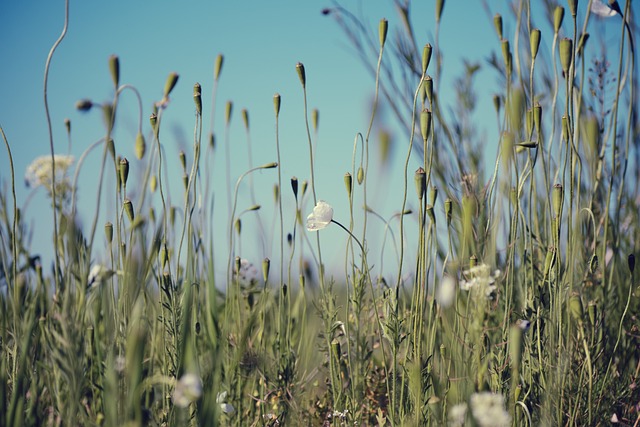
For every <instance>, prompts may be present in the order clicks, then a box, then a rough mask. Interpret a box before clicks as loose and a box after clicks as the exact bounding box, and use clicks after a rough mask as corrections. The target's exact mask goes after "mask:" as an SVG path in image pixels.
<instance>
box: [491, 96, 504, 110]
mask: <svg viewBox="0 0 640 427" xmlns="http://www.w3.org/2000/svg"><path fill="white" fill-rule="evenodd" d="M501 104H502V98H500V95H498V94H495V95H493V107H494V108H495V109H496V113H500V106H501Z"/></svg>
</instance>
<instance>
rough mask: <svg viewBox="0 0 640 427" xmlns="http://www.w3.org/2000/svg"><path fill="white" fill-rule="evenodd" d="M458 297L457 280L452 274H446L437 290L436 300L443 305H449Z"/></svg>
mask: <svg viewBox="0 0 640 427" xmlns="http://www.w3.org/2000/svg"><path fill="white" fill-rule="evenodd" d="M455 297H456V282H455V281H454V280H453V278H452V277H451V276H444V277H443V278H442V281H441V282H440V286H439V287H438V289H437V290H436V301H438V304H440V305H441V306H442V307H445V308H446V307H449V306H450V305H451V304H452V303H453V300H454V299H455Z"/></svg>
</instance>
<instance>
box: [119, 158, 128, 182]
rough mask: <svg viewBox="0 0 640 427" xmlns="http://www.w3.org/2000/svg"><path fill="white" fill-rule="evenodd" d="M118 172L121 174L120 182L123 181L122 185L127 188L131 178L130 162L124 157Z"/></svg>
mask: <svg viewBox="0 0 640 427" xmlns="http://www.w3.org/2000/svg"><path fill="white" fill-rule="evenodd" d="M118 170H119V173H120V181H122V185H124V187H125V188H127V179H128V178H129V160H127V158H126V157H123V158H122V159H121V160H120V164H119V167H118Z"/></svg>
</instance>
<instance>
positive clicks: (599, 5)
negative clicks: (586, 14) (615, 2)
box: [591, 0, 620, 18]
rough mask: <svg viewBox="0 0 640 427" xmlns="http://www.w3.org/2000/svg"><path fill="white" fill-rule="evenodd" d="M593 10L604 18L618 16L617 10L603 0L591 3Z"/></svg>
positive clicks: (595, 0)
mask: <svg viewBox="0 0 640 427" xmlns="http://www.w3.org/2000/svg"><path fill="white" fill-rule="evenodd" d="M619 7H620V6H618V8H619ZM591 12H592V13H595V14H596V15H598V16H602V17H603V18H610V17H612V16H616V11H615V10H614V9H612V8H610V7H609V6H607V5H606V4H604V3H603V2H602V1H601V0H593V2H592V3H591Z"/></svg>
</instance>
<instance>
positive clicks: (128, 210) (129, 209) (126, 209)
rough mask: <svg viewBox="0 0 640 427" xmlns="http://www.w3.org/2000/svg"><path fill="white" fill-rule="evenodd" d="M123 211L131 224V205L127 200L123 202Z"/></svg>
mask: <svg viewBox="0 0 640 427" xmlns="http://www.w3.org/2000/svg"><path fill="white" fill-rule="evenodd" d="M124 211H125V212H126V213H127V217H128V218H129V221H130V222H133V220H134V219H135V216H134V214H133V203H131V200H129V199H125V200H124Z"/></svg>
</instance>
